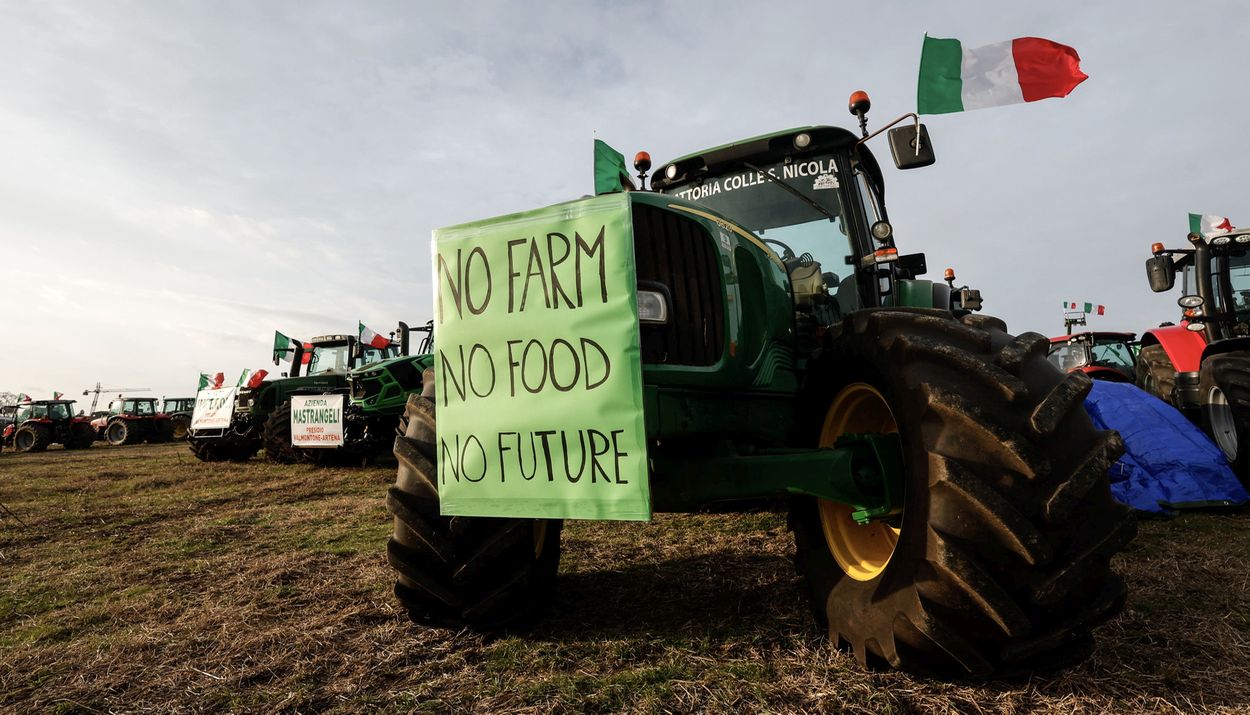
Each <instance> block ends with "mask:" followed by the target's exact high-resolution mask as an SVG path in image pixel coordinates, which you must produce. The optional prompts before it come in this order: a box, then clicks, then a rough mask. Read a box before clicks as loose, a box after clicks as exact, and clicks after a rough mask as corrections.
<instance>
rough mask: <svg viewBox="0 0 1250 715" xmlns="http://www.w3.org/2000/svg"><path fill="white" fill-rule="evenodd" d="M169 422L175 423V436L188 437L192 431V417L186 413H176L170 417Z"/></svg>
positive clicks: (176, 437)
mask: <svg viewBox="0 0 1250 715" xmlns="http://www.w3.org/2000/svg"><path fill="white" fill-rule="evenodd" d="M169 423H170V424H171V425H173V429H174V434H173V438H174V439H178V440H182V439H186V438H187V434H188V433H189V432H190V431H191V418H190V417H187V416H186V415H174V416H173V417H170V418H169Z"/></svg>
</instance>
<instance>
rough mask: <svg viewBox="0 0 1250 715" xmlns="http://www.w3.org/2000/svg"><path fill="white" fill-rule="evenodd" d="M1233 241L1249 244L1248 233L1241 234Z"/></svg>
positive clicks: (1249, 237) (1249, 236) (1249, 235)
mask: <svg viewBox="0 0 1250 715" xmlns="http://www.w3.org/2000/svg"><path fill="white" fill-rule="evenodd" d="M1233 240H1234V241H1236V242H1237V243H1250V233H1243V234H1241V235H1240V236H1238V237H1237V238H1234V239H1233Z"/></svg>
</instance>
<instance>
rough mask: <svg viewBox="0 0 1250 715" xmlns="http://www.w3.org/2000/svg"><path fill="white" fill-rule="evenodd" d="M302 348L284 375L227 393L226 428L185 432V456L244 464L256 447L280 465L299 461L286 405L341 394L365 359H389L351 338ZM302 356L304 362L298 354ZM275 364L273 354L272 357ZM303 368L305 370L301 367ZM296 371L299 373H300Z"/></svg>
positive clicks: (318, 340) (297, 347) (328, 338)
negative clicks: (299, 399)
mask: <svg viewBox="0 0 1250 715" xmlns="http://www.w3.org/2000/svg"><path fill="white" fill-rule="evenodd" d="M308 345H310V346H311V347H305V346H304V344H303V343H299V342H296V343H294V344H293V345H292V346H291V350H292V351H293V354H292V359H291V369H290V372H289V374H288V375H285V376H283V377H282V378H279V379H276V380H265V381H263V382H259V383H257V384H255V385H254V386H243V387H238V388H232V389H231V390H227V392H229V393H230V394H229V395H228V397H227V398H226V399H229V400H231V401H232V405H231V406H232V408H233V411H232V412H231V413H230V415H229V424H228V425H226V426H218V427H211V428H196V427H195V426H194V424H193V425H192V428H191V430H190V432H189V436H188V443H189V444H190V447H191V452H192V453H194V454H195V456H196V457H198V458H200V459H202V460H204V461H206V462H217V461H226V460H229V461H245V460H248V459H251V458H252V456H253V455H255V454H256V452H257V451H258V450H260V449H261V448H262V447H263V448H264V450H265V453H266V455H267V456H268V457H269V458H270V459H272V460H274V461H276V462H280V463H291V462H295V461H298V460H299V459H300V458H301V454H300V452H297V451H296V449H295V448H294V447H293V446H292V445H291V427H290V401H291V396H292V395H297V394H332V393H334V392H336V391H341V392H344V393H345V392H346V390H347V373H348V372H349V371H351V370H352V369H353V368H354V367H356V366H357V365H358V364H362V363H363V362H365V361H376V360H381V359H384V358H385V357H389V356H391V355H392V354H393V350H392V349H390V348H388V349H385V350H379V349H377V348H372V347H365V348H364V349H363V350H360V349H357V345H358V342H357V340H356V338H355V337H354V336H351V335H323V336H321V337H317V338H313V339H312V340H311V341H309V343H308ZM305 354H308V356H309V357H308V360H307V362H306V363H305V360H304V356H305ZM274 359H275V362H277V361H278V359H279V356H277V355H275V358H274ZM305 365H306V368H305ZM301 370H302V371H303V372H304V373H305V374H303V375H301V374H300V373H301Z"/></svg>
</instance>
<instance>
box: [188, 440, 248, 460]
mask: <svg viewBox="0 0 1250 715" xmlns="http://www.w3.org/2000/svg"><path fill="white" fill-rule="evenodd" d="M187 446H188V447H190V448H191V454H194V455H195V457H196V459H199V460H200V461H202V462H246V461H247V460H249V459H251V458H252V457H254V456H256V452H257V451H259V450H260V445H259V444H257V443H256V441H255V440H246V441H240V440H238V439H231V438H228V437H214V438H207V437H198V438H197V437H195V436H194V435H189V436H188V437H187Z"/></svg>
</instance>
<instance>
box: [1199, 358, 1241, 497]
mask: <svg viewBox="0 0 1250 715" xmlns="http://www.w3.org/2000/svg"><path fill="white" fill-rule="evenodd" d="M1198 392H1199V394H1200V395H1201V396H1202V413H1203V414H1202V417H1203V423H1204V424H1205V425H1206V428H1207V431H1208V432H1209V433H1210V434H1211V438H1212V439H1213V440H1215V444H1216V445H1217V446H1219V448H1220V451H1221V452H1223V453H1224V458H1225V459H1227V460H1228V463H1229V465H1230V466H1232V468H1233V471H1234V472H1236V474H1237V478H1238V479H1240V480H1241V483H1242V484H1244V485H1246V486H1247V487H1248V488H1250V424H1248V421H1250V353H1244V352H1230V353H1219V354H1217V355H1212V356H1211V357H1209V358H1207V359H1206V360H1203V361H1202V370H1201V372H1200V373H1199V377H1198Z"/></svg>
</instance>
